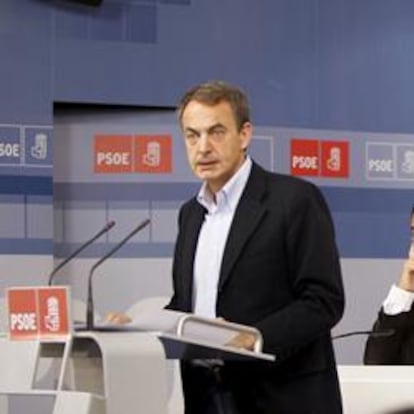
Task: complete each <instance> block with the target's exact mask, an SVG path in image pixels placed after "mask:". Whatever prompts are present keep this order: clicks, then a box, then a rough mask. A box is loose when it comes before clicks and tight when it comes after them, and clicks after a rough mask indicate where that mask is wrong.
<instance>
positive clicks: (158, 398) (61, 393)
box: [0, 332, 167, 414]
mask: <svg viewBox="0 0 414 414" xmlns="http://www.w3.org/2000/svg"><path fill="white" fill-rule="evenodd" d="M0 355H1V357H0V358H1V362H2V363H1V366H2V369H1V373H0V394H3V395H8V396H10V395H14V396H16V395H22V396H32V397H34V396H37V397H40V396H49V397H52V398H53V399H54V404H53V414H73V413H75V412H76V413H77V414H118V413H120V412H122V413H125V414H136V413H137V407H139V409H140V410H142V412H145V413H148V414H167V408H166V407H167V405H166V404H167V386H166V372H165V352H164V347H163V346H162V344H161V342H160V341H159V339H158V338H157V337H156V336H154V335H150V334H148V333H143V332H117V333H105V332H82V333H76V334H74V335H73V336H72V337H70V338H69V339H68V340H67V341H66V342H39V341H21V342H20V341H9V340H8V338H6V337H3V338H1V340H0ZM42 367H43V372H41V371H42ZM45 367H46V370H45ZM42 374H43V375H42ZM42 376H43V378H42ZM3 412H5V413H7V404H4V402H3ZM2 414H3V413H2Z"/></svg>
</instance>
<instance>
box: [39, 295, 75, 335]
mask: <svg viewBox="0 0 414 414" xmlns="http://www.w3.org/2000/svg"><path fill="white" fill-rule="evenodd" d="M38 294H39V334H40V335H41V336H42V337H48V336H51V337H55V336H62V335H67V334H69V309H68V300H67V299H68V292H67V288H65V287H56V288H50V287H48V288H43V289H42V288H40V289H39V291H38Z"/></svg>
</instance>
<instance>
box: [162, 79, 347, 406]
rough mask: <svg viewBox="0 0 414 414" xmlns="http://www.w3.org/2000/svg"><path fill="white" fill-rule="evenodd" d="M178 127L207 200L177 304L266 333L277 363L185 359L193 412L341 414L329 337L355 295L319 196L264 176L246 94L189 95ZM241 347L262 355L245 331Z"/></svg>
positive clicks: (183, 225) (186, 223)
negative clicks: (253, 153)
mask: <svg viewBox="0 0 414 414" xmlns="http://www.w3.org/2000/svg"><path fill="white" fill-rule="evenodd" d="M179 120H180V124H181V128H182V131H183V134H184V139H185V144H186V149H187V155H188V159H189V162H190V166H191V168H192V170H193V172H194V174H195V175H196V176H197V177H198V178H200V179H201V181H202V187H201V189H200V192H199V193H198V195H197V196H196V197H194V198H192V199H191V200H189V201H188V202H187V203H185V204H184V205H183V206H182V208H181V210H180V213H179V232H178V237H177V242H176V247H175V255H174V264H173V289H174V294H173V297H172V299H171V302H170V304H169V305H168V308H170V309H175V310H180V311H185V312H194V313H196V314H198V315H201V316H205V317H211V318H216V317H220V318H224V319H226V320H228V321H232V322H237V323H241V324H247V325H251V326H254V327H256V328H257V329H258V330H259V331H260V332H261V334H262V335H263V339H264V348H263V349H264V352H267V353H273V354H274V355H276V362H275V363H268V362H225V363H224V365H223V366H212V365H209V364H208V363H207V364H199V363H198V362H199V361H195V362H191V361H187V362H183V364H182V376H183V386H184V396H185V406H186V411H185V412H186V414H206V413H208V414H212V413H214V414H215V413H237V414H299V413H300V414H311V413H314V414H338V413H341V412H342V405H341V396H340V390H339V385H338V379H337V372H336V364H335V358H334V353H333V348H332V343H331V337H330V330H331V328H332V327H333V326H334V325H335V324H336V323H337V322H338V321H339V320H340V318H341V316H342V313H343V309H344V292H343V286H342V278H341V270H340V265H339V259H338V252H337V248H336V246H335V240H334V229H333V225H332V221H331V217H330V213H329V211H328V208H327V205H326V203H325V201H324V199H323V197H322V195H321V193H320V191H319V190H318V189H317V188H316V186H314V185H313V184H311V183H309V182H306V181H304V180H301V179H298V178H294V177H290V176H285V175H281V174H275V173H271V172H268V171H265V170H264V169H262V168H261V167H260V166H259V165H257V164H256V163H255V162H254V161H253V160H251V158H250V157H249V156H248V155H247V148H248V145H249V143H250V140H251V137H252V124H251V122H250V115H249V107H248V103H247V99H246V97H245V95H244V93H243V92H242V91H241V90H240V89H239V88H237V87H234V86H231V85H228V84H226V83H224V82H218V81H214V82H209V83H206V84H201V85H198V86H196V87H195V88H193V89H191V90H190V91H189V92H187V93H186V94H185V95H184V97H183V98H182V100H181V103H180V107H179ZM231 344H232V345H233V346H236V347H241V348H246V349H251V348H252V345H253V338H251V337H250V336H249V335H247V334H243V335H240V336H238V337H236V338H234V340H233V341H232V342H231Z"/></svg>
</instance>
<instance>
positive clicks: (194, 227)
mask: <svg viewBox="0 0 414 414" xmlns="http://www.w3.org/2000/svg"><path fill="white" fill-rule="evenodd" d="M191 209H192V210H191V212H189V214H188V215H187V217H188V221H187V223H186V224H185V241H184V245H183V249H182V251H181V254H182V255H183V256H182V264H183V265H182V266H183V267H182V271H183V273H182V283H183V284H182V289H183V292H185V293H184V295H185V296H184V297H185V302H186V303H187V305H188V308H189V309H191V306H192V305H191V302H192V289H193V272H194V255H195V251H196V247H197V241H198V236H199V233H200V229H201V225H202V224H203V220H204V215H205V212H206V211H205V209H204V208H203V207H202V206H201V205H200V204H199V203H198V202H197V201H194V204H193V205H192V207H191Z"/></svg>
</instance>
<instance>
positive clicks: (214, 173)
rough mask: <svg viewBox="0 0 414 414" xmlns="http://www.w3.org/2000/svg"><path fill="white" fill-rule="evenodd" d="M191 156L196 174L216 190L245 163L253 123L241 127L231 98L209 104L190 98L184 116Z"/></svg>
mask: <svg viewBox="0 0 414 414" xmlns="http://www.w3.org/2000/svg"><path fill="white" fill-rule="evenodd" d="M181 127H182V129H183V133H184V138H185V145H186V148H187V156H188V160H189V163H190V166H191V169H192V170H193V172H194V174H195V175H196V176H197V177H198V178H200V179H201V180H203V181H206V182H207V184H208V187H209V189H210V190H211V191H212V192H213V193H216V192H217V191H219V190H220V189H221V188H222V187H223V186H224V184H225V183H226V182H227V181H228V180H229V179H230V178H231V177H232V176H233V174H234V173H235V172H236V171H237V170H238V169H239V167H240V166H241V165H242V163H243V161H244V158H245V153H244V150H245V149H246V148H247V146H248V145H249V142H250V139H251V135H252V126H251V124H250V123H249V122H246V123H245V124H244V125H243V126H242V128H241V130H240V131H239V130H238V128H237V125H236V120H235V118H234V115H233V111H232V108H231V106H230V104H229V103H228V102H220V103H219V104H217V105H214V106H209V105H205V104H202V103H200V102H197V101H190V103H189V104H188V105H187V106H186V108H185V109H184V112H183V114H182V118H181Z"/></svg>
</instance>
